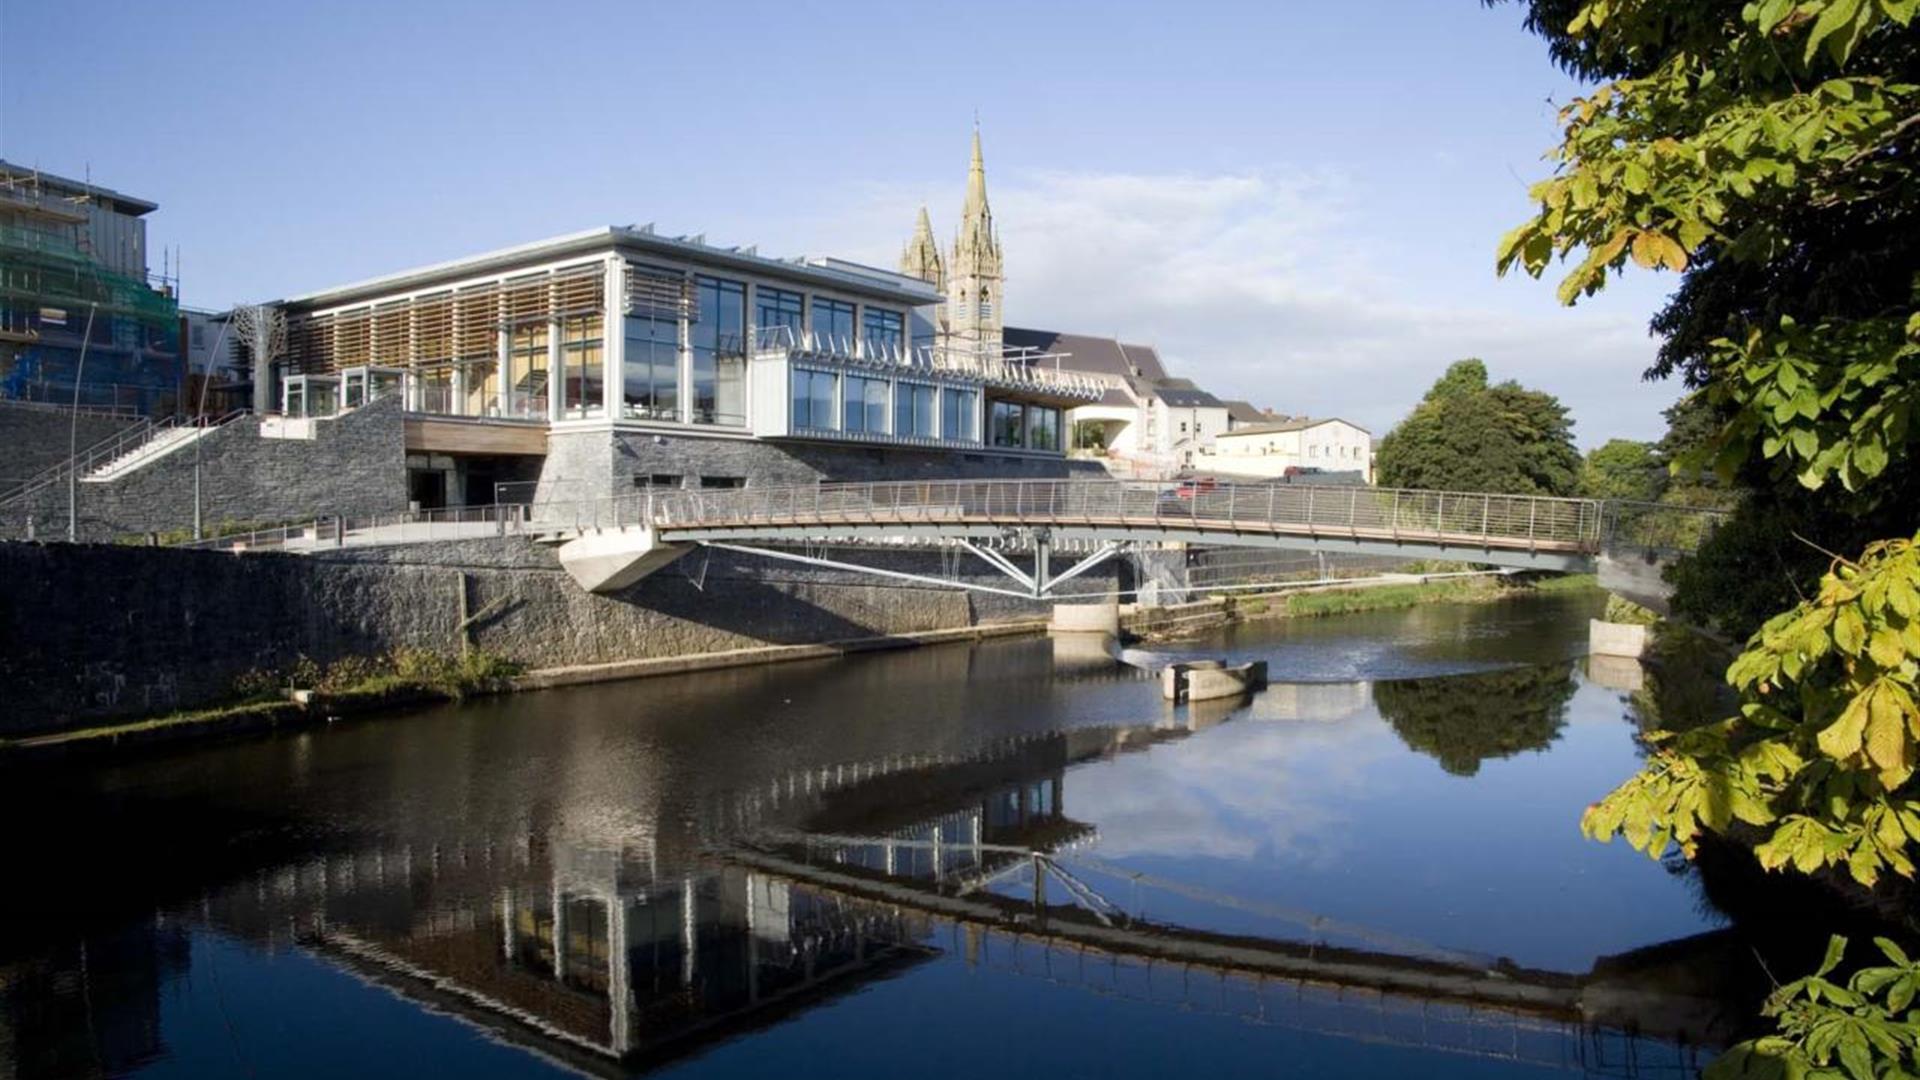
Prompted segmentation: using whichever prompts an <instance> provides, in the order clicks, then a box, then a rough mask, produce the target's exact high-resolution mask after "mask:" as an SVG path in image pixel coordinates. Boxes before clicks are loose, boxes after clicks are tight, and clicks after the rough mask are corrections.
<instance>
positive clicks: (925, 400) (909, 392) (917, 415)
mask: <svg viewBox="0 0 1920 1080" xmlns="http://www.w3.org/2000/svg"><path fill="white" fill-rule="evenodd" d="M937 395H938V391H936V390H935V389H934V388H933V387H931V386H926V385H923V384H921V383H909V382H903V383H895V384H894V387H893V433H894V434H895V435H913V436H917V437H919V438H923V439H931V438H933V437H934V436H936V435H938V434H939V429H938V427H937V426H936V425H937V422H938V420H939V417H938V416H937V415H936V414H935V408H936V406H935V404H934V402H935V401H936V400H937Z"/></svg>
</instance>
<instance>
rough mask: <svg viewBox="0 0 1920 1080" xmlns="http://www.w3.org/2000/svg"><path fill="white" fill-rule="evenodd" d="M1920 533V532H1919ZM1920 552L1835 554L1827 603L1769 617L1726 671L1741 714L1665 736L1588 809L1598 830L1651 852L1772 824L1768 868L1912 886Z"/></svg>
mask: <svg viewBox="0 0 1920 1080" xmlns="http://www.w3.org/2000/svg"><path fill="white" fill-rule="evenodd" d="M1917 539H1920V538H1917ZM1916 655H1920V547H1916V540H1891V541H1884V542H1881V543H1878V544H1875V545H1874V546H1873V547H1871V548H1869V549H1867V552H1866V553H1865V554H1864V555H1863V556H1862V557H1861V558H1860V560H1859V561H1858V562H1849V561H1846V560H1838V559H1837V560H1835V562H1834V566H1833V569H1832V570H1831V571H1830V572H1829V573H1828V574H1827V576H1826V577H1825V578H1824V579H1823V580H1822V581H1821V584H1820V594H1819V595H1818V596H1817V597H1815V598H1813V599H1812V600H1809V601H1807V602H1805V603H1803V604H1801V605H1800V606H1798V607H1796V608H1794V609H1793V610H1792V611H1789V612H1786V613H1785V614H1782V615H1780V616H1778V617H1776V618H1774V619H1773V620H1771V621H1770V622H1768V623H1767V624H1766V625H1765V626H1764V627H1762V628H1761V629H1760V631H1759V632H1758V633H1757V634H1755V635H1754V637H1753V638H1752V639H1751V640H1750V641H1749V642H1748V643H1747V649H1746V651H1745V652H1743V653H1741V654H1740V656H1739V657H1738V658H1737V659H1735V660H1734V662H1733V665H1732V666H1731V667H1729V668H1728V669H1727V679H1728V681H1729V682H1730V683H1731V684H1732V685H1733V687H1734V689H1735V690H1736V691H1737V692H1738V693H1739V697H1740V706H1739V715H1737V716H1734V717H1731V718H1729V719H1726V720H1722V721H1720V722H1718V723H1712V724H1706V725H1704V726H1701V727H1697V728H1694V729H1692V730H1689V731H1686V732H1683V733H1680V734H1673V733H1670V732H1655V733H1653V734H1651V735H1649V736H1648V738H1649V740H1651V741H1652V742H1653V744H1654V748H1653V752H1652V754H1651V755H1650V757H1649V758H1648V761H1647V763H1646V766H1645V767H1644V768H1643V769H1642V770H1641V771H1640V773H1639V774H1637V775H1635V776H1634V777H1632V778H1631V779H1629V780H1628V781H1627V782H1626V783H1625V784H1622V785H1621V786H1620V787H1618V788H1616V789H1615V790H1614V791H1613V792H1612V793H1611V794H1609V795H1608V796H1607V797H1606V798H1605V799H1602V800H1601V801H1600V802H1598V803H1596V804H1594V805H1593V806H1592V807H1590V808H1588V810H1587V813H1586V815H1585V816H1584V817H1583V818H1582V820H1581V828H1582V829H1583V830H1585V832H1586V833H1587V834H1588V835H1589V836H1593V837H1596V838H1598V839H1602V840H1606V839H1611V838H1612V837H1614V836H1615V835H1621V836H1624V837H1625V838H1626V840H1627V842H1628V843H1629V844H1632V845H1633V846H1634V847H1636V848H1638V849H1640V850H1641V851H1644V852H1646V853H1647V854H1648V855H1650V856H1653V857H1654V858H1660V857H1662V856H1664V855H1665V854H1666V853H1667V851H1668V850H1669V849H1670V848H1671V847H1673V846H1676V845H1677V846H1678V847H1679V848H1680V849H1681V850H1682V851H1683V852H1684V853H1686V854H1687V855H1689V856H1691V855H1692V854H1693V852H1694V849H1695V845H1696V844H1697V842H1698V840H1699V837H1700V835H1701V833H1702V832H1703V831H1712V832H1717V833H1725V832H1727V831H1729V830H1730V829H1731V828H1732V826H1733V823H1734V822H1736V821H1739V822H1745V823H1746V824H1748V825H1751V826H1755V827H1757V828H1761V829H1764V830H1766V839H1765V840H1764V841H1763V842H1761V843H1760V845H1759V846H1758V848H1757V849H1756V854H1757V855H1758V856H1759V858H1760V861H1761V863H1762V865H1764V866H1766V867H1767V868H1768V869H1780V868H1783V867H1789V866H1790V867H1792V868H1794V869H1796V870H1800V871H1802V872H1807V873H1811V872H1813V871H1816V870H1821V869H1824V868H1827V867H1844V869H1845V870H1846V871H1847V872H1848V873H1849V874H1850V875H1852V877H1853V878H1854V880H1856V881H1858V882H1860V883H1861V884H1863V885H1869V886H1871V885H1872V884H1874V882H1876V881H1877V880H1879V878H1880V875H1881V874H1882V873H1883V872H1884V871H1886V870H1891V871H1893V872H1894V873H1896V874H1899V875H1901V876H1902V877H1912V876H1913V874H1914V860H1913V857H1912V856H1911V854H1910V853H1909V852H1908V848H1909V846H1910V845H1912V844H1913V843H1915V842H1920V784H1915V783H1914V772H1915V768H1916V763H1920V709H1917V708H1916V706H1915V700H1916V697H1915V696H1916V693H1920V688H1917V687H1916V681H1917V679H1920V666H1916V663H1915V659H1914V658H1915V656H1916Z"/></svg>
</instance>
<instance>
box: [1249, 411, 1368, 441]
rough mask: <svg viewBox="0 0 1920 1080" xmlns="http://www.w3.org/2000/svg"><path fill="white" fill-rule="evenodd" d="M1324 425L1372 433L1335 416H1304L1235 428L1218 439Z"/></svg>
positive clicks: (1277, 432) (1269, 433)
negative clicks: (1343, 425)
mask: <svg viewBox="0 0 1920 1080" xmlns="http://www.w3.org/2000/svg"><path fill="white" fill-rule="evenodd" d="M1325 424H1345V425H1347V426H1348V427H1350V428H1353V429H1354V430H1355V431H1359V432H1364V433H1365V434H1367V435H1372V434H1373V432H1371V431H1367V429H1366V428H1363V427H1361V426H1360V425H1359V424H1356V423H1354V422H1353V421H1351V420H1342V419H1340V418H1339V417H1337V416H1323V417H1321V418H1319V419H1317V420H1316V419H1313V418H1311V417H1306V416H1296V417H1294V418H1293V419H1291V420H1282V421H1279V422H1278V423H1273V424H1249V425H1247V426H1246V427H1237V428H1234V429H1233V430H1232V431H1228V432H1225V433H1223V434H1221V435H1220V436H1219V437H1220V438H1223V439H1224V438H1228V437H1238V436H1241V435H1278V434H1280V433H1281V432H1283V431H1305V430H1306V429H1308V428H1317V427H1320V426H1322V425H1325Z"/></svg>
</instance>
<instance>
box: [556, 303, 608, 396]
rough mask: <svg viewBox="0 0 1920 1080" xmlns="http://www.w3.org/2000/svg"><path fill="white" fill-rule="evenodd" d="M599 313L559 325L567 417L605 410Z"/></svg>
mask: <svg viewBox="0 0 1920 1080" xmlns="http://www.w3.org/2000/svg"><path fill="white" fill-rule="evenodd" d="M603 326H604V321H603V320H602V319H601V317H600V315H599V314H598V313H595V314H592V315H573V316H569V317H568V318H566V319H562V320H561V322H560V364H561V370H562V371H564V372H565V375H566V399H565V400H564V401H563V402H562V405H564V406H565V408H566V411H567V415H568V416H598V415H600V414H601V413H602V412H604V411H605V409H606V404H607V388H606V367H605V365H604V356H603V354H602V351H601V350H602V348H603V347H604V339H603V338H602V337H601V331H602V328H603Z"/></svg>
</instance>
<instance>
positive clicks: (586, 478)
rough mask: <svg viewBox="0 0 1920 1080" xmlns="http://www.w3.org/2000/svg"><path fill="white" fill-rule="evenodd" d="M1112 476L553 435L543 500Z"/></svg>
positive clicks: (964, 456) (796, 445)
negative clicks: (717, 483)
mask: <svg viewBox="0 0 1920 1080" xmlns="http://www.w3.org/2000/svg"><path fill="white" fill-rule="evenodd" d="M1069 475H1085V476H1105V475H1106V472H1105V470H1103V469H1102V468H1101V467H1100V466H1099V464H1098V463H1096V462H1090V461H1068V460H1065V459H1062V458H1056V457H1031V456H1027V455H1020V454H1005V453H994V452H991V451H988V450H985V449H982V450H979V451H954V450H920V449H914V448H911V447H898V446H848V445H841V444H830V443H815V442H801V441H784V440H783V441H778V442H767V441H761V440H757V439H744V438H711V437H709V438H699V437H689V436H685V435H679V434H671V433H661V434H657V435H656V434H651V433H647V432H634V431H620V432H610V431H594V432H585V431H583V432H554V433H552V434H551V435H549V436H548V438H547V462H546V468H545V469H544V470H543V471H542V473H541V488H540V496H539V497H540V498H541V499H543V500H545V499H552V500H567V499H572V498H579V497H589V498H593V497H599V496H602V495H624V494H627V493H629V492H632V491H633V490H634V489H636V488H639V487H645V486H646V485H647V484H648V482H649V481H651V480H654V479H655V478H658V479H659V481H660V482H672V483H674V484H675V485H676V486H680V487H691V488H697V487H699V486H701V484H702V483H703V482H705V481H713V480H722V481H738V480H742V479H744V480H745V481H746V482H747V483H748V484H749V485H751V486H754V487H760V486H766V485H776V484H811V483H816V482H826V483H833V482H844V481H854V482H860V481H886V480H936V479H937V480H951V479H956V478H966V479H973V478H990V477H1007V478H1032V479H1057V478H1061V477H1066V476H1069Z"/></svg>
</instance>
